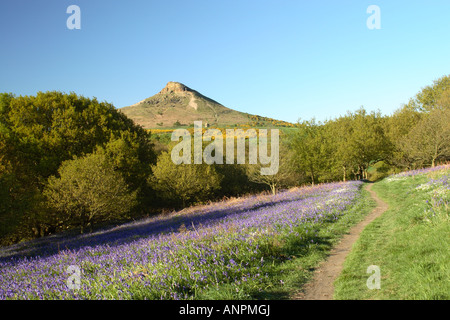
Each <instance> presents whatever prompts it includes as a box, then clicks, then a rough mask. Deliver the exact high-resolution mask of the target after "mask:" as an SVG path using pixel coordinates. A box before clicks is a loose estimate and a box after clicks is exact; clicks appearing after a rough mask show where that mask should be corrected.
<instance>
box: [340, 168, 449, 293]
mask: <svg viewBox="0 0 450 320" xmlns="http://www.w3.org/2000/svg"><path fill="white" fill-rule="evenodd" d="M449 169H450V167H449V166H448V165H447V166H438V167H434V168H427V169H420V170H412V171H407V172H402V173H399V174H395V175H391V176H389V177H387V178H385V179H383V180H381V181H379V182H377V183H375V184H374V186H373V188H372V190H374V191H376V192H377V194H378V196H379V197H380V198H381V199H383V200H384V201H385V202H387V203H388V204H389V209H388V210H387V211H386V212H385V213H384V214H383V215H382V216H381V217H380V218H378V219H376V220H375V221H374V222H373V223H372V224H370V225H369V226H368V227H367V228H366V229H365V230H364V231H363V232H362V233H361V235H360V238H359V239H358V241H357V242H356V244H355V246H354V247H353V251H352V252H351V253H350V255H349V256H348V258H347V260H346V262H345V264H344V269H343V271H342V273H341V275H340V277H339V278H338V279H337V281H336V283H335V290H336V291H335V296H334V298H335V299H345V300H348V299H351V300H353V299H380V300H386V299H391V300H392V299H393V300H448V299H449V298H450V251H449V247H450V238H449V235H450V223H449V222H450V210H449V201H450V185H449V177H450V171H449ZM369 265H376V266H378V267H379V268H380V274H381V282H380V289H379V290H369V289H368V288H367V286H366V283H365V280H366V279H367V278H368V276H369V275H368V274H367V273H366V268H367V266H369Z"/></svg>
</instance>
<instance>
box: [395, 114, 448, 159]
mask: <svg viewBox="0 0 450 320" xmlns="http://www.w3.org/2000/svg"><path fill="white" fill-rule="evenodd" d="M401 143H402V149H403V150H404V151H405V152H406V154H407V155H408V156H409V158H410V159H411V160H412V161H413V162H414V163H415V164H416V165H417V166H430V165H431V166H432V167H434V166H435V165H436V161H439V160H447V159H449V158H450V109H433V110H432V111H430V113H429V114H426V115H424V116H423V118H422V119H421V120H420V121H419V122H418V123H417V124H416V125H415V126H414V127H413V128H412V129H411V130H410V132H408V134H407V135H406V136H405V137H404V138H403V139H402V140H401Z"/></svg>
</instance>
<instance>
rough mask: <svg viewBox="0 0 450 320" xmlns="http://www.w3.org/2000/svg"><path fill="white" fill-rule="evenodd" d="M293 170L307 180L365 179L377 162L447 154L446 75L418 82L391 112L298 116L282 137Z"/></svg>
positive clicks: (405, 163) (399, 165)
mask: <svg viewBox="0 0 450 320" xmlns="http://www.w3.org/2000/svg"><path fill="white" fill-rule="evenodd" d="M288 144H289V146H290V148H289V150H291V158H292V159H293V163H294V167H295V168H296V170H299V171H300V172H302V173H303V174H304V175H305V176H306V177H307V179H308V180H309V182H311V183H312V184H314V183H317V182H324V181H335V180H343V181H345V180H347V179H349V178H350V179H367V178H368V169H369V167H370V166H373V165H374V164H376V163H380V162H383V163H384V168H390V169H391V171H393V170H403V169H411V168H417V167H424V166H435V165H436V163H437V162H438V161H441V162H444V161H448V160H450V77H449V76H445V77H442V78H440V79H438V80H436V81H435V82H434V84H433V85H431V86H427V87H425V88H423V89H422V90H421V91H420V92H419V93H418V94H417V95H416V96H415V97H414V98H412V99H411V100H410V101H409V102H408V103H407V104H405V105H404V106H403V107H401V108H400V109H399V110H397V111H396V112H394V114H393V115H391V116H382V115H381V114H380V113H379V112H370V113H368V112H367V111H366V110H365V109H364V108H360V109H359V110H357V111H355V112H348V113H347V114H346V115H344V116H340V117H338V118H336V119H333V120H329V121H325V122H324V123H320V122H316V121H315V120H311V121H303V122H300V123H299V124H298V128H297V130H296V131H295V133H293V134H292V135H291V137H290V139H289V141H288Z"/></svg>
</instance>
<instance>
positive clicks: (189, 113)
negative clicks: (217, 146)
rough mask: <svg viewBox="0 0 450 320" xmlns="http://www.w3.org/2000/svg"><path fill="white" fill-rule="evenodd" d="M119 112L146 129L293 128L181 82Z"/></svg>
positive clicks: (167, 86)
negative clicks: (238, 108)
mask: <svg viewBox="0 0 450 320" xmlns="http://www.w3.org/2000/svg"><path fill="white" fill-rule="evenodd" d="M119 110H120V111H121V112H123V113H124V114H125V115H127V116H128V117H129V118H131V119H133V120H134V121H135V122H136V123H137V124H139V125H141V126H143V127H144V128H145V129H151V128H173V127H177V126H189V125H192V124H193V123H194V121H202V122H203V124H208V125H212V126H217V127H226V126H234V125H251V126H268V125H271V126H273V125H276V126H291V124H290V123H287V122H284V121H278V120H274V119H270V118H266V117H261V116H257V115H252V114H249V113H244V112H239V111H236V110H233V109H230V108H227V107H225V106H223V105H221V104H220V103H218V102H216V101H214V100H212V99H210V98H208V97H205V96H204V95H202V94H201V93H199V92H197V91H195V90H193V89H191V88H189V87H187V86H185V85H184V84H181V83H179V82H169V83H167V85H166V86H165V87H164V88H163V89H162V90H161V91H160V92H159V93H157V94H156V95H154V96H152V97H150V98H147V99H144V100H142V101H140V102H138V103H136V104H133V105H131V106H128V107H124V108H121V109H119Z"/></svg>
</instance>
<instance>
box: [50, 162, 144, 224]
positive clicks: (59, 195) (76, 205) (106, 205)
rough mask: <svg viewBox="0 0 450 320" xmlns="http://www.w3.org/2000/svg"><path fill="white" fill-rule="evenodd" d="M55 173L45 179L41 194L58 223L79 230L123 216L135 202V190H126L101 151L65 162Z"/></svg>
mask: <svg viewBox="0 0 450 320" xmlns="http://www.w3.org/2000/svg"><path fill="white" fill-rule="evenodd" d="M58 174H59V177H56V176H51V177H50V178H49V179H48V184H47V186H46V189H45V190H44V195H45V196H46V198H47V200H48V202H49V204H50V207H52V208H54V209H55V210H56V211H57V212H58V213H59V216H58V217H59V222H60V223H61V224H65V225H71V224H73V223H75V224H76V225H78V226H79V227H80V231H81V233H83V231H84V230H85V228H86V227H92V225H93V224H94V223H96V222H100V221H105V220H108V219H111V218H121V217H123V216H124V215H125V214H126V213H128V212H129V211H130V210H131V209H132V208H133V206H134V205H135V204H136V201H135V200H136V192H130V191H129V190H128V186H127V184H126V183H125V180H124V179H123V177H122V176H121V175H120V174H119V173H118V172H115V171H114V170H113V167H112V165H111V163H110V162H108V160H107V158H106V157H105V155H104V154H89V155H86V156H84V157H81V158H78V157H75V158H74V159H73V160H68V161H65V162H63V163H62V165H61V167H60V169H59V170H58Z"/></svg>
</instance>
